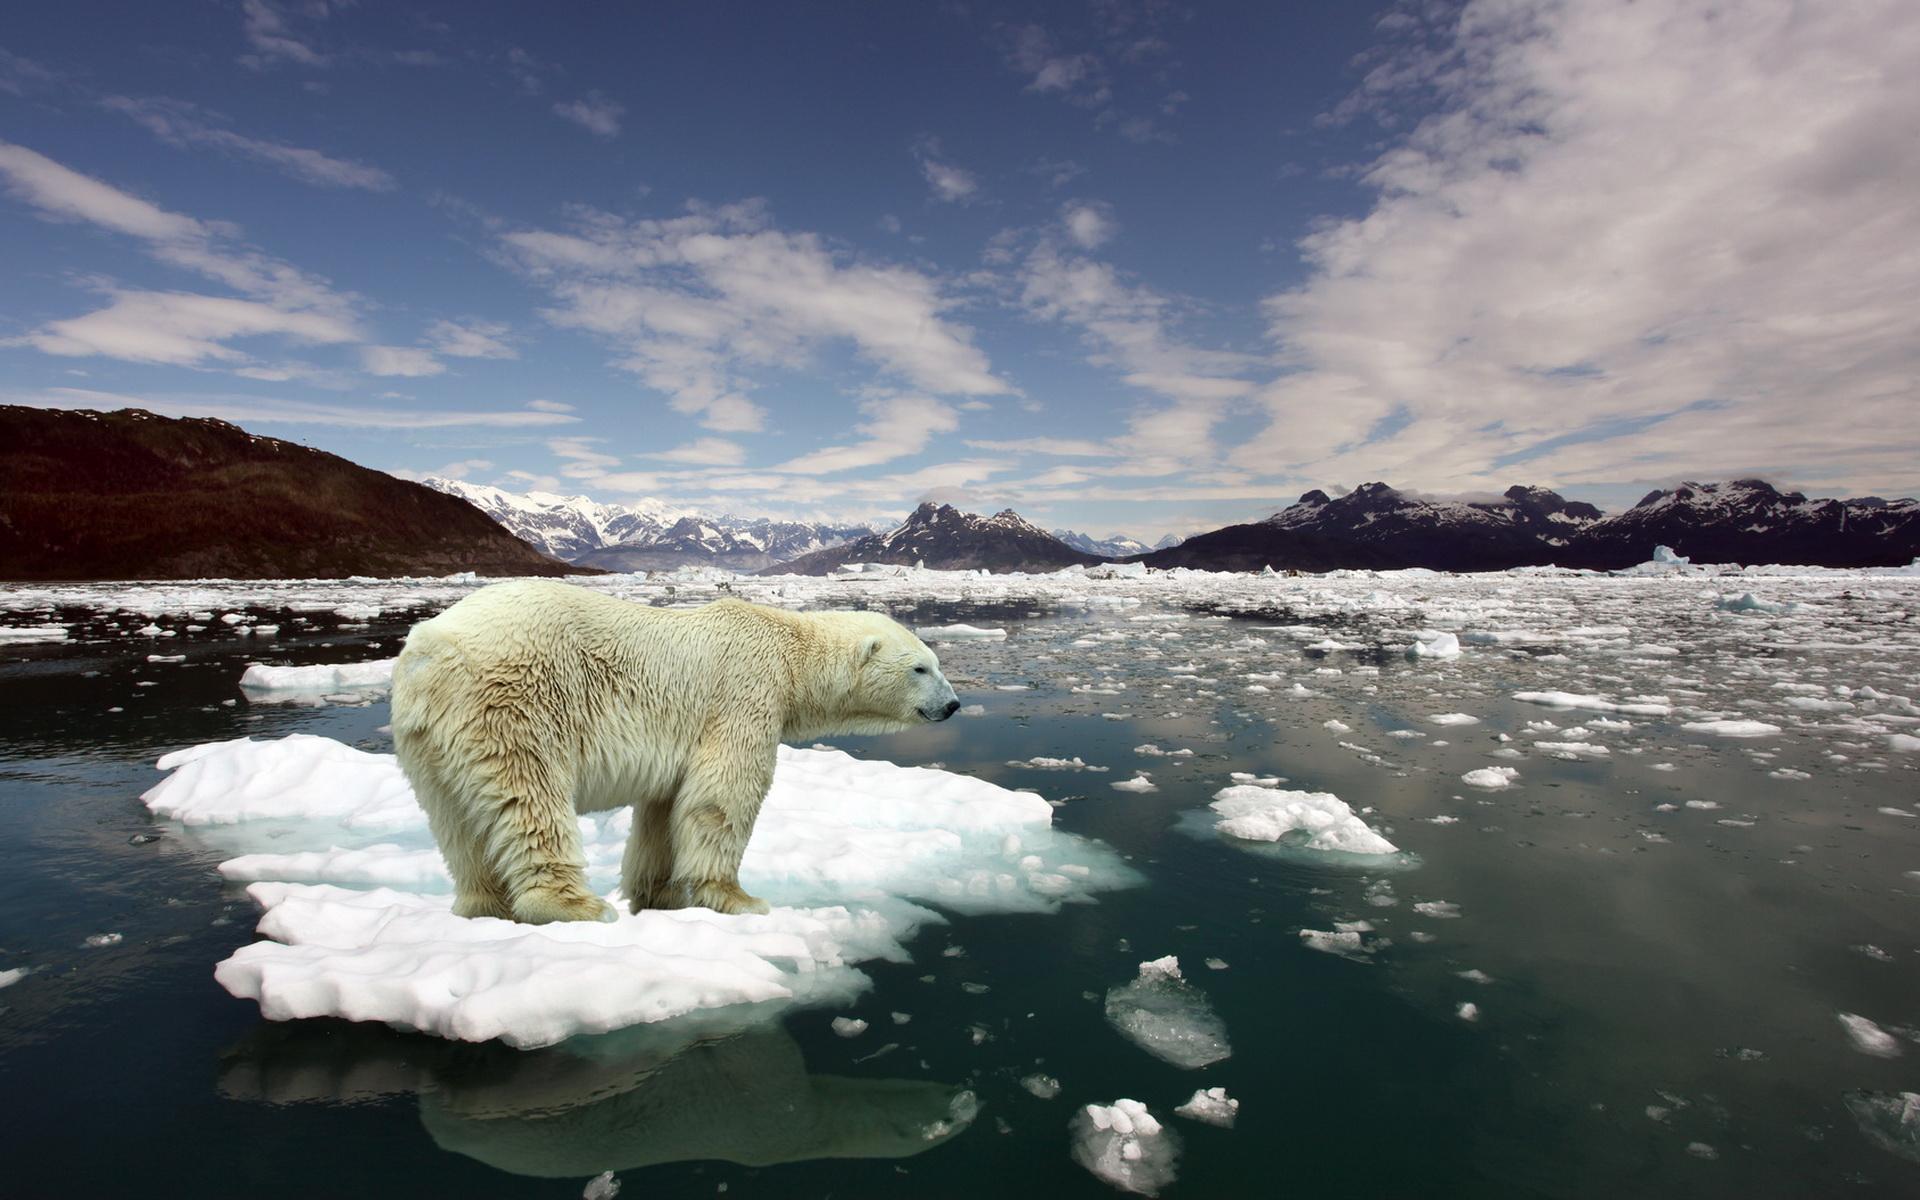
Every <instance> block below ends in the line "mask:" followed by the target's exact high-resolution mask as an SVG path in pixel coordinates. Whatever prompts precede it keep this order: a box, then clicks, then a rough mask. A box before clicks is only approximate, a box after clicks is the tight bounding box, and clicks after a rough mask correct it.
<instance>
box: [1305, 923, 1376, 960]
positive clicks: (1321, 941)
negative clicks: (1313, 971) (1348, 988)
mask: <svg viewBox="0 0 1920 1200" xmlns="http://www.w3.org/2000/svg"><path fill="white" fill-rule="evenodd" d="M1363 932H1365V931H1364V930H1360V929H1302V930H1301V931H1300V944H1301V945H1303V946H1305V947H1306V948H1307V949H1309V950H1318V951H1320V952H1321V953H1322V954H1335V955H1338V956H1340V957H1341V958H1351V959H1354V960H1356V961H1361V962H1364V961H1366V960H1367V959H1368V958H1369V957H1370V956H1371V955H1372V954H1373V950H1374V948H1373V946H1372V945H1370V944H1368V943H1367V942H1365V941H1364V940H1362V938H1361V936H1360V935H1361V934H1362V933H1363Z"/></svg>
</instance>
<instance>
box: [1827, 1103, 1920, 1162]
mask: <svg viewBox="0 0 1920 1200" xmlns="http://www.w3.org/2000/svg"><path fill="white" fill-rule="evenodd" d="M1842 1099H1843V1100H1844V1101H1845V1103H1846V1106H1847V1111H1848V1112H1850V1113H1852V1114H1853V1120H1854V1123H1855V1124H1857V1125H1859V1126H1860V1132H1861V1133H1864V1134H1866V1135H1867V1140H1868V1141H1870V1142H1872V1143H1873V1144H1874V1145H1876V1146H1878V1147H1880V1148H1881V1149H1882V1150H1886V1151H1888V1152H1890V1153H1893V1154H1898V1155H1899V1156H1900V1157H1901V1158H1905V1159H1910V1160H1912V1161H1914V1162H1920V1092H1867V1091H1860V1092H1848V1093H1847V1094H1846V1095H1845V1096H1844V1097H1842Z"/></svg>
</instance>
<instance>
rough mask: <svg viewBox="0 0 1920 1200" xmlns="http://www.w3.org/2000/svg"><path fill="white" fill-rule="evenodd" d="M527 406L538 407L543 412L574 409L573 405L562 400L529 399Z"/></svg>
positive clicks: (561, 411)
mask: <svg viewBox="0 0 1920 1200" xmlns="http://www.w3.org/2000/svg"><path fill="white" fill-rule="evenodd" d="M527 407H528V408H537V409H539V410H540V411H541V412H557V413H569V412H572V411H573V405H571V404H567V403H565V402H564V401H560V400H529V401H527Z"/></svg>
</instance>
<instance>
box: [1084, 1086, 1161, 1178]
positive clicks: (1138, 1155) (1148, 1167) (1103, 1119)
mask: <svg viewBox="0 0 1920 1200" xmlns="http://www.w3.org/2000/svg"><path fill="white" fill-rule="evenodd" d="M1070 1128H1071V1131H1072V1133H1073V1161H1075V1162H1077V1163H1079V1164H1080V1165H1081V1166H1083V1167H1085V1168H1086V1169H1087V1170H1089V1171H1091V1172H1093V1174H1094V1176H1095V1177H1096V1178H1098V1179H1100V1180H1102V1181H1103V1182H1105V1183H1109V1184H1112V1185H1113V1186H1114V1187H1117V1188H1119V1189H1120V1190H1121V1191H1123V1192H1133V1193H1136V1194H1137V1195H1141V1196H1157V1195H1159V1194H1160V1189H1161V1188H1164V1187H1166V1186H1167V1185H1168V1184H1170V1183H1172V1182H1173V1180H1174V1175H1175V1167H1176V1164H1177V1162H1178V1160H1179V1156H1180V1144H1179V1141H1178V1140H1177V1139H1176V1138H1175V1137H1174V1135H1173V1131H1172V1130H1169V1129H1165V1128H1163V1127H1162V1126H1161V1124H1160V1122H1159V1121H1158V1120H1156V1119H1154V1116H1153V1114H1152V1113H1150V1112H1148V1111H1147V1106H1146V1105H1144V1104H1142V1103H1140V1102H1139V1101H1138V1100H1127V1099H1120V1100H1115V1101H1114V1102H1113V1103H1112V1104H1089V1105H1087V1106H1085V1107H1084V1108H1082V1109H1081V1110H1080V1111H1079V1112H1077V1113H1075V1114H1074V1117H1073V1121H1072V1123H1071V1126H1070Z"/></svg>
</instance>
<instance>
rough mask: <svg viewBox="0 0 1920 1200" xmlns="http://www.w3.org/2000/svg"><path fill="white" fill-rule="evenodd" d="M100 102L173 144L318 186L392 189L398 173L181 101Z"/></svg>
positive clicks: (113, 99)
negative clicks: (226, 123) (245, 130)
mask: <svg viewBox="0 0 1920 1200" xmlns="http://www.w3.org/2000/svg"><path fill="white" fill-rule="evenodd" d="M101 104H102V105H104V106H105V107H107V108H110V109H112V110H114V111H115V112H119V113H124V114H126V115H127V116H128V117H131V118H132V119H133V120H134V121H136V122H138V123H139V124H140V125H141V126H143V127H144V128H146V129H147V130H148V131H149V132H150V133H152V134H153V135H154V136H155V137H157V138H159V139H160V140H161V141H163V142H166V143H167V144H168V145H170V146H183V147H184V146H209V147H212V148H213V149H216V150H223V151H226V152H227V153H229V154H237V155H239V156H241V157H243V158H251V159H254V160H256V161H258V162H263V163H266V164H267V165H268V166H271V167H273V168H275V169H276V170H278V171H280V172H282V173H283V174H286V175H290V176H292V177H293V178H295V179H298V180H301V181H302V182H304V183H311V184H315V185H317V186H319V187H334V188H362V189H365V190H367V191H373V192H385V191H391V190H393V188H394V187H395V186H396V185H395V184H394V181H393V176H391V175H389V174H387V173H386V172H385V171H382V170H381V169H380V168H378V167H369V166H367V165H365V164H363V163H357V162H349V161H347V160H346V159H340V158H333V157H331V156H329V155H326V154H322V153H321V152H320V151H318V150H309V149H306V148H304V147H300V146H288V145H285V144H283V143H280V142H269V141H264V140H262V139H260V138H251V137H246V136H244V135H242V134H238V133H235V132H233V131H232V130H231V129H225V128H222V127H221V126H220V125H219V124H217V123H216V122H214V121H213V120H212V119H210V118H209V117H208V116H207V114H206V113H204V112H203V111H202V110H200V109H198V108H196V107H195V106H193V105H191V104H185V103H182V102H180V101H177V100H151V99H149V100H133V99H129V98H127V97H125V96H108V97H107V98H106V99H104V100H102V101H101Z"/></svg>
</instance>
